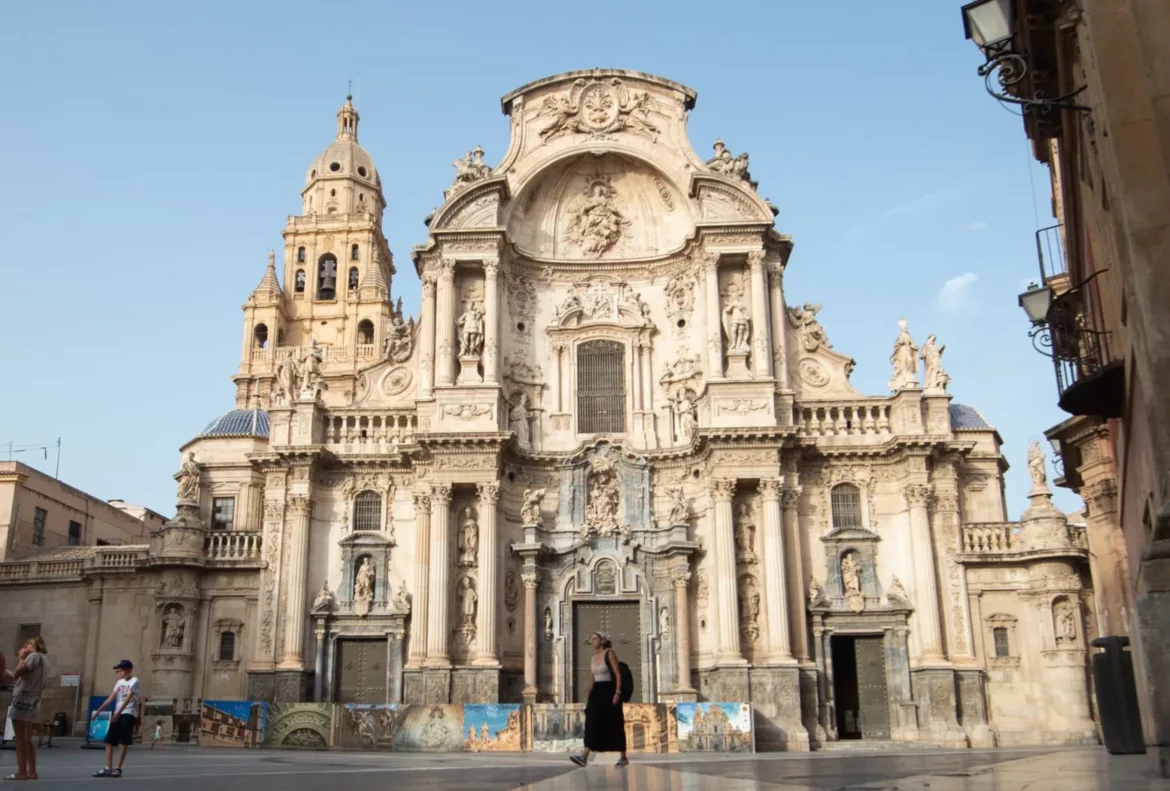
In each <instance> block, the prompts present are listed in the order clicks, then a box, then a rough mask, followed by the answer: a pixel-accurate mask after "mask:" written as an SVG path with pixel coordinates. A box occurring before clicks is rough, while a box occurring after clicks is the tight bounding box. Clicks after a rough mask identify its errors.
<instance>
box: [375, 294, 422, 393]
mask: <svg viewBox="0 0 1170 791" xmlns="http://www.w3.org/2000/svg"><path fill="white" fill-rule="evenodd" d="M413 352H414V318H413V317H412V318H410V319H409V320H406V319H404V318H403V317H402V297H399V298H398V302H397V303H396V304H395V306H394V310H393V312H392V313H391V314H390V326H389V327H388V328H387V330H386V339H385V340H384V341H383V342H382V356H383V357H384V358H385V359H387V360H391V361H392V362H396V363H404V362H406V361H407V360H409V359H410V355H411V354H412V353H413ZM404 370H405V369H404ZM408 373H409V371H408ZM409 383H410V380H409V379H407V384H409ZM383 386H385V385H383ZM403 389H405V387H403ZM399 392H401V390H400V391H399ZM387 395H395V393H387Z"/></svg>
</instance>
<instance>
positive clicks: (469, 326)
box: [455, 302, 483, 357]
mask: <svg viewBox="0 0 1170 791" xmlns="http://www.w3.org/2000/svg"><path fill="white" fill-rule="evenodd" d="M455 323H456V325H458V327H459V356H460V357H476V356H478V355H479V354H481V353H482V352H483V315H482V314H481V313H480V312H479V306H478V305H477V304H476V303H474V302H472V303H471V304H470V305H468V306H467V310H465V311H463V315H462V316H460V317H459V320H458V321H456V322H455Z"/></svg>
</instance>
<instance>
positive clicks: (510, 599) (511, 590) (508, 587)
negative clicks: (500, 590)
mask: <svg viewBox="0 0 1170 791" xmlns="http://www.w3.org/2000/svg"><path fill="white" fill-rule="evenodd" d="M519 602H520V583H519V582H518V581H517V579H516V572H515V571H514V570H512V569H508V571H507V573H505V574H504V609H506V610H507V611H508V612H515V610H516V607H517V605H518V604H519Z"/></svg>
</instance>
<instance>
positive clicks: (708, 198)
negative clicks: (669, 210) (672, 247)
mask: <svg viewBox="0 0 1170 791" xmlns="http://www.w3.org/2000/svg"><path fill="white" fill-rule="evenodd" d="M747 183H748V182H746V181H743V180H742V179H737V178H732V177H729V176H723V175H711V174H699V173H696V174H695V175H694V176H692V178H691V194H693V195H694V196H695V197H696V198H698V200H699V221H700V222H703V223H739V222H755V223H763V224H765V225H771V224H772V222H773V220H774V219H775V217H774V215H773V213H772V209H771V207H769V206H768V204H767V203H766V202H764V200H762V199H761V198H760V196H759V195H757V194H756V193H755V192H753V191H752V190H751V189H749V188H747V186H746V185H747Z"/></svg>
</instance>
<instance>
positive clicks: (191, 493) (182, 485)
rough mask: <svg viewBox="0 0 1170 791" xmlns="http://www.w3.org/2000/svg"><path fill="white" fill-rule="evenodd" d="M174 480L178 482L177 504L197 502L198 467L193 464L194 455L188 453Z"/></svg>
mask: <svg viewBox="0 0 1170 791" xmlns="http://www.w3.org/2000/svg"><path fill="white" fill-rule="evenodd" d="M175 480H176V481H178V482H179V502H199V465H198V464H196V463H195V454H194V453H188V454H187V458H185V459H183V466H182V467H180V468H179V471H178V473H176V474H175Z"/></svg>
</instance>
